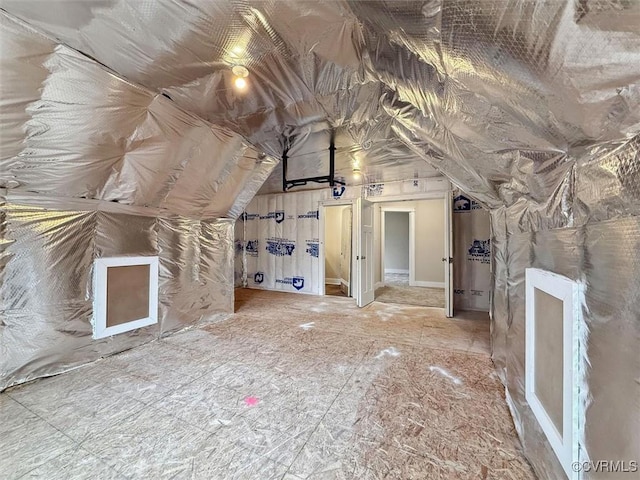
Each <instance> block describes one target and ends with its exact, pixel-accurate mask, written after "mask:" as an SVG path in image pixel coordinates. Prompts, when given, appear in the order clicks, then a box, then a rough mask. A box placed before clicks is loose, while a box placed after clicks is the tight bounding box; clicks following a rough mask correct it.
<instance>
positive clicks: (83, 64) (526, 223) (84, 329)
mask: <svg viewBox="0 0 640 480" xmlns="http://www.w3.org/2000/svg"><path fill="white" fill-rule="evenodd" d="M0 7H1V8H3V9H4V10H3V11H1V12H0V18H1V21H2V35H1V38H0V41H1V42H2V57H1V59H0V62H1V65H0V71H1V75H2V78H1V80H2V81H1V82H0V84H1V88H2V92H1V95H2V96H1V102H2V103H1V105H0V106H1V109H2V110H1V112H0V122H1V128H2V139H1V148H2V150H1V156H0V161H1V162H2V163H1V164H0V188H2V190H1V192H2V193H1V196H0V198H1V200H0V202H1V210H0V215H1V217H0V232H1V234H0V235H1V236H0V239H1V240H0V265H1V267H0V268H1V269H2V270H1V274H0V275H1V278H2V283H1V286H0V302H1V303H0V315H1V317H0V335H1V337H0V349H1V357H0V374H1V380H0V388H4V387H6V386H8V385H11V384H15V383H19V382H23V381H26V380H29V379H31V378H36V377H39V376H44V375H51V374H55V373H58V372H62V371H64V370H67V369H69V368H72V367H74V366H77V365H81V364H83V363H86V362H89V361H92V360H94V359H97V358H99V357H101V356H104V355H108V354H111V353H114V352H117V351H121V350H124V349H126V348H129V347H132V346H135V345H139V344H141V343H143V342H146V341H149V340H150V339H152V338H156V337H157V336H158V335H161V334H163V333H165V332H170V331H174V330H177V329H180V328H182V327H185V326H187V325H190V324H192V323H194V322H197V321H199V320H200V319H201V318H213V317H214V316H215V315H218V314H227V313H230V312H231V311H232V299H233V285H234V283H236V284H237V283H242V281H243V279H242V278H240V279H238V278H235V279H234V273H233V270H234V251H235V250H236V249H237V248H238V246H237V242H236V241H237V240H239V239H241V238H242V239H243V240H242V241H244V240H245V239H247V240H250V239H253V238H255V235H253V236H252V234H251V232H249V235H248V236H247V235H245V233H246V232H245V231H244V229H249V228H250V227H249V225H250V222H251V221H246V222H243V227H242V235H240V233H241V232H239V231H238V228H239V227H236V233H235V234H234V226H233V222H234V219H236V218H237V217H238V216H239V215H240V214H241V213H242V212H243V210H244V209H245V207H246V206H247V205H248V204H249V202H250V201H251V199H252V198H253V196H254V194H255V193H256V192H257V191H258V190H259V189H260V188H261V187H262V188H263V191H262V193H265V194H273V193H275V192H277V191H278V189H279V185H280V183H279V182H280V181H281V178H280V177H279V176H278V174H279V173H280V174H281V167H276V163H277V158H278V157H279V156H280V155H281V154H282V151H283V148H285V146H286V147H289V148H290V149H291V153H292V159H293V158H294V157H296V155H297V158H295V164H296V171H297V172H298V173H297V174H296V175H300V176H313V175H317V174H318V171H319V170H320V169H321V168H320V166H321V165H324V164H322V162H320V160H319V159H320V157H319V156H318V155H320V154H318V155H316V156H314V155H311V154H309V153H308V151H307V150H304V148H303V147H304V145H307V144H308V143H309V142H312V141H313V139H315V138H320V137H322V138H326V137H327V136H328V133H329V131H330V130H334V131H335V135H336V143H337V147H338V151H337V153H336V171H337V172H338V174H339V175H340V176H342V177H344V178H348V174H349V172H350V171H351V170H352V168H353V162H355V161H357V162H358V164H359V166H360V167H361V168H362V171H363V172H364V174H365V179H364V181H365V183H368V184H379V183H386V182H393V181H399V180H407V179H413V178H420V179H422V178H423V177H429V176H433V175H435V174H438V173H441V174H444V175H446V176H447V177H448V178H449V180H451V182H452V183H453V184H454V185H456V186H457V187H459V188H460V190H461V191H463V192H466V194H465V195H466V196H468V198H469V200H473V201H476V202H478V203H479V204H480V205H482V206H483V207H486V208H488V209H489V210H490V217H491V236H490V238H484V237H483V238H478V239H477V240H479V241H480V243H479V244H476V245H475V248H473V252H474V254H477V255H481V254H482V255H484V254H485V252H486V249H487V247H489V252H490V256H491V262H492V263H491V268H492V299H493V301H492V304H491V315H492V352H493V353H492V354H493V359H494V362H495V364H496V367H497V369H498V372H499V375H500V377H501V378H502V380H503V382H504V383H505V385H506V391H507V395H508V401H509V405H510V408H511V411H512V414H513V418H514V421H515V424H516V428H517V429H518V432H519V434H520V436H521V438H522V441H523V444H524V449H525V453H526V455H527V457H528V458H529V460H530V461H531V463H532V465H533V466H534V468H535V470H536V472H537V473H538V474H539V476H540V477H541V478H551V479H556V478H562V476H563V473H562V469H561V467H560V465H559V464H558V461H557V460H556V458H555V455H554V454H553V452H552V451H551V449H550V447H549V444H548V443H547V442H546V440H545V439H544V436H543V434H542V433H541V430H540V428H539V426H538V424H537V422H536V420H535V418H534V417H533V415H532V412H531V410H530V408H529V406H528V404H527V402H526V400H525V396H524V355H525V350H524V330H525V329H524V323H525V313H524V312H525V302H524V292H525V288H524V287H525V285H524V279H525V269H526V268H528V267H537V268H542V269H546V270H551V271H553V272H555V273H558V274H561V275H564V276H567V277H569V278H571V279H573V280H576V281H579V282H581V284H582V285H584V295H585V297H584V298H585V300H584V304H583V305H582V313H583V318H584V324H583V325H582V326H581V328H582V336H581V340H580V346H581V349H580V355H581V372H580V373H581V375H582V377H581V389H580V394H581V402H582V406H583V409H584V418H582V419H581V422H580V424H581V426H582V431H581V439H580V455H581V459H582V460H586V459H594V460H606V459H609V460H627V461H629V460H633V459H637V457H638V450H639V446H640V382H639V381H638V372H639V371H640V354H639V353H638V352H639V349H638V346H639V345H640V314H639V312H640V255H639V253H638V252H640V221H639V220H638V218H640V217H639V216H638V214H639V213H640V159H639V152H640V2H635V1H623V0H550V1H545V2H540V1H533V0H483V1H482V2H479V1H472V0H429V1H423V2H395V1H362V2H360V1H349V0H343V1H339V0H338V1H335V2H333V1H332V2H299V1H293V0H291V1H287V0H282V1H278V2H251V1H242V2H240V1H228V2H211V1H206V0H194V1H190V2H184V1H181V0H158V1H157V2H154V3H153V6H152V7H150V4H149V3H148V2H134V1H131V2H127V1H116V0H101V1H96V2H90V1H87V2H65V1H52V2H47V8H43V7H42V4H41V3H40V2H29V1H16V0H1V1H0ZM5 11H6V12H7V13H5ZM23 22H24V23H23ZM34 29H37V31H36V30H34ZM54 38H55V39H56V40H52V39H54ZM237 48H239V51H240V53H238V50H237ZM238 63H240V64H243V65H245V66H246V67H247V68H248V69H249V71H250V76H249V85H250V88H249V90H248V92H247V93H245V94H244V95H238V94H236V93H235V92H234V90H233V88H232V86H231V83H232V74H231V69H230V66H231V65H233V64H238ZM301 149H302V150H304V151H302V150H301ZM312 150H313V149H312ZM301 152H302V153H305V155H302V153H301ZM322 158H323V159H324V158H326V150H325V151H324V152H323V153H322ZM293 161H294V160H292V162H293ZM272 171H273V172H274V173H273V176H272V177H270V178H268V177H269V175H270V174H271V172H272ZM348 181H349V182H350V183H353V182H352V181H351V180H348ZM263 184H264V186H263ZM357 188H359V187H357ZM324 191H325V192H326V191H327V189H325V190H324ZM325 195H327V194H326V193H325ZM286 198H287V197H286V195H284V196H282V199H280V200H279V199H278V198H274V199H269V200H268V201H267V203H266V204H260V205H257V204H256V208H255V209H248V210H247V213H250V214H258V215H262V216H265V215H266V216H269V215H270V214H271V212H274V220H273V225H271V226H270V227H269V228H271V229H272V230H271V231H270V232H269V237H268V239H269V238H270V239H275V240H270V241H271V242H273V243H272V244H271V245H272V247H270V248H273V251H277V252H283V251H284V252H286V251H287V249H288V248H290V246H289V245H287V242H288V243H292V242H291V241H295V250H294V251H295V252H296V254H299V253H300V252H304V251H305V250H306V249H307V248H308V247H307V242H308V241H310V240H313V239H314V238H316V237H313V235H312V232H301V233H298V232H293V231H291V230H288V229H287V227H286V226H284V225H280V224H278V223H277V222H276V220H275V218H277V217H275V215H276V214H277V211H278V210H279V209H281V207H282V205H284V204H285V203H286V202H288V200H285V199H286ZM279 202H280V203H279ZM314 208H315V207H314V206H313V205H311V204H310V203H309V204H307V203H304V202H301V203H300V204H299V205H298V208H296V215H300V214H306V213H307V212H309V211H313V210H314ZM454 215H462V213H456V214H454ZM297 220H298V219H296V221H297ZM299 220H300V221H302V220H304V221H307V219H299ZM308 221H309V222H314V221H316V220H313V219H312V218H309V219H308ZM285 222H286V220H285ZM268 239H267V241H269V240H268ZM283 240H284V242H283ZM482 242H487V243H482ZM242 248H245V246H242ZM252 248H253V246H252ZM257 248H258V249H262V248H267V245H260V244H258V246H257ZM471 248H472V247H471V246H469V249H471ZM116 255H158V256H159V257H160V277H161V278H160V323H159V325H157V326H154V327H148V328H145V329H141V330H139V331H136V332H133V333H129V334H122V335H118V336H116V337H113V338H109V339H104V340H100V341H92V340H91V325H90V319H91V316H92V310H91V301H92V292H91V281H90V279H91V275H92V261H93V259H94V258H98V257H103V256H116ZM242 257H244V258H245V259H246V262H247V266H246V269H245V273H243V274H241V275H244V274H246V273H257V269H258V268H260V269H261V270H260V271H263V270H264V273H265V274H268V275H267V276H265V278H264V280H263V283H264V282H267V284H268V285H273V286H274V287H275V286H276V285H282V286H285V285H287V288H289V284H288V283H278V284H276V280H278V279H281V280H283V281H287V282H288V281H289V280H286V279H291V282H292V283H291V286H293V287H294V289H295V285H298V286H299V285H301V283H300V281H299V280H298V281H296V282H297V283H295V284H294V283H293V282H294V277H295V276H296V275H299V271H298V270H299V268H310V267H309V266H310V265H313V263H312V262H313V261H314V259H313V257H312V256H311V255H308V258H304V260H300V262H298V263H297V264H296V265H294V266H292V267H290V268H285V267H284V266H282V267H279V266H278V265H279V264H278V263H277V262H278V261H279V260H278V258H279V257H277V256H275V255H274V256H273V258H269V257H266V258H269V260H268V261H269V262H271V263H264V264H260V263H259V262H260V261H261V260H260V259H259V260H258V263H257V264H256V265H255V267H254V266H252V265H249V264H250V263H251V262H254V261H255V259H254V257H251V256H244V255H242V256H241V258H240V260H236V261H239V262H242V261H243V258H242ZM236 259H237V255H236ZM305 262H306V263H305ZM305 265H306V266H305ZM254 270H255V271H254ZM239 271H242V270H239ZM248 276H250V275H248ZM269 276H271V278H270V277H269ZM250 280H251V279H250V278H247V279H246V281H250ZM304 280H305V281H304V285H303V286H302V288H300V290H301V291H304V290H305V289H309V288H312V287H311V286H310V284H307V279H306V277H305V279H304ZM271 282H272V283H271ZM606 477H607V475H606V474H603V475H600V474H595V473H593V472H586V473H584V475H583V478H585V479H590V478H606Z"/></svg>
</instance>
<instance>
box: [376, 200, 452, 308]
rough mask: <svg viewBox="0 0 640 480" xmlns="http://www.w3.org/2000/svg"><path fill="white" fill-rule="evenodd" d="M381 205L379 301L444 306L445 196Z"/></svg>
mask: <svg viewBox="0 0 640 480" xmlns="http://www.w3.org/2000/svg"><path fill="white" fill-rule="evenodd" d="M380 207H381V208H380V222H379V225H380V231H379V238H380V242H379V245H380V251H379V255H378V256H379V262H378V268H377V269H376V270H377V272H376V298H375V299H376V301H379V302H383V303H401V304H407V305H419V306H425V307H437V308H444V307H445V268H446V265H445V264H444V263H443V258H444V257H445V256H446V255H445V243H446V237H445V230H446V228H445V216H444V214H443V212H444V199H428V200H416V201H403V202H393V203H386V202H385V203H382V204H381V206H380Z"/></svg>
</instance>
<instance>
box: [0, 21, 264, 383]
mask: <svg viewBox="0 0 640 480" xmlns="http://www.w3.org/2000/svg"><path fill="white" fill-rule="evenodd" d="M0 22H2V28H3V35H2V37H1V42H2V53H1V56H0V71H1V72H2V82H1V87H0V88H1V89H2V104H1V107H2V109H1V114H0V122H1V126H2V132H3V135H2V143H1V146H2V150H1V153H2V155H1V157H0V166H1V168H0V187H4V190H2V192H3V195H2V202H1V203H0V210H1V212H0V225H1V227H0V278H1V280H2V282H1V284H0V346H1V350H2V355H1V358H0V389H4V388H6V387H7V386H9V385H12V384H16V383H20V382H24V381H27V380H30V379H33V378H36V377H40V376H46V375H53V374H55V373H59V372H61V371H64V370H67V369H69V368H72V367H75V366H78V365H81V364H83V363H86V362H89V361H92V360H95V359H97V358H100V357H101V356H104V355H109V354H112V353H115V352H119V351H122V350H125V349H127V348H131V347H133V346H135V345H139V344H141V343H144V342H147V341H149V340H151V339H153V338H158V336H160V335H164V334H167V333H168V332H172V331H175V330H178V329H181V328H184V327H187V326H189V325H192V324H194V323H195V322H198V321H200V320H202V319H211V318H213V317H214V316H216V315H217V314H229V313H232V312H233V290H232V287H233V218H234V217H237V216H238V215H239V214H240V213H241V212H242V211H243V210H244V208H245V206H246V204H247V203H248V202H249V200H250V199H251V198H252V197H253V195H254V194H255V192H256V191H257V190H258V189H259V188H260V186H261V185H262V183H263V182H264V180H265V179H266V178H267V176H268V175H269V173H270V172H271V170H272V169H273V168H274V166H275V165H276V164H277V161H275V160H273V159H271V158H270V157H267V156H265V155H264V154H260V153H259V152H257V151H256V150H255V149H253V148H252V147H250V146H249V145H248V144H247V142H246V141H245V140H244V139H243V138H242V137H241V136H239V135H237V134H235V133H232V132H231V131H229V130H227V129H224V128H221V127H216V126H213V125H210V124H208V123H207V122H206V121H203V120H202V119H199V118H198V117H196V116H194V115H192V114H189V113H187V112H185V111H183V110H181V109H180V108H179V107H177V106H176V105H175V104H174V103H173V102H172V101H171V100H169V99H168V98H165V97H163V96H161V95H157V94H154V93H152V92H150V91H149V90H147V89H146V88H143V87H140V86H137V85H133V84H132V83H130V82H128V81H125V80H124V79H122V78H119V77H118V76H117V75H115V74H114V73H113V72H109V71H108V70H107V69H105V68H104V67H102V66H101V65H99V64H98V63H97V62H95V61H94V60H91V59H89V58H88V57H86V56H84V55H82V54H80V53H78V52H76V51H74V50H72V49H70V48H68V47H66V46H63V45H57V44H56V43H55V42H54V41H52V40H50V39H49V38H47V37H45V36H43V35H41V34H38V33H36V32H34V31H33V30H32V29H31V28H30V27H28V26H26V25H24V24H22V23H21V22H20V21H17V20H14V19H12V18H10V17H9V16H7V15H6V14H2V13H0ZM127 255H158V256H159V259H160V272H159V275H160V279H159V289H160V291H159V306H158V308H159V324H158V325H157V326H154V327H147V328H144V329H141V330H139V331H135V332H131V333H126V334H120V335H118V336H115V337H113V338H111V339H106V340H96V341H94V340H92V338H91V333H92V329H91V320H92V314H93V312H92V301H93V292H92V274H93V261H94V260H95V259H96V258H100V257H110V256H127Z"/></svg>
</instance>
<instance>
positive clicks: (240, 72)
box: [231, 65, 249, 78]
mask: <svg viewBox="0 0 640 480" xmlns="http://www.w3.org/2000/svg"><path fill="white" fill-rule="evenodd" d="M231 71H232V72H233V74H234V75H235V76H236V77H240V78H247V77H248V76H249V70H247V67H245V66H244V65H234V66H233V67H232V68H231Z"/></svg>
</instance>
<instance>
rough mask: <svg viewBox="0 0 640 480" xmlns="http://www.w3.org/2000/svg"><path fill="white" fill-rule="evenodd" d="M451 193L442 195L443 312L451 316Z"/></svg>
mask: <svg viewBox="0 0 640 480" xmlns="http://www.w3.org/2000/svg"><path fill="white" fill-rule="evenodd" d="M452 206H453V203H452V200H451V193H447V194H446V195H445V197H444V257H443V258H442V262H443V263H444V313H445V315H446V316H447V317H449V318H451V317H453V218H452V216H451V214H452Z"/></svg>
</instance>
